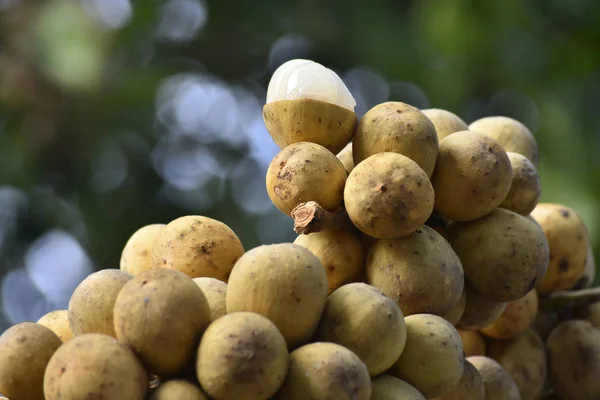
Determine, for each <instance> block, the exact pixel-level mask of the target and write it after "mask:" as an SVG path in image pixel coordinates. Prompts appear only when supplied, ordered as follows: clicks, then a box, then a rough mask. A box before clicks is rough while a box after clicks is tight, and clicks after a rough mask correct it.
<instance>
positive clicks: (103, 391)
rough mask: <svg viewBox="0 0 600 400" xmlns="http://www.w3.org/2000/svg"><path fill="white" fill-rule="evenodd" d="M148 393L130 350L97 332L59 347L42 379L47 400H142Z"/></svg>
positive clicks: (142, 371)
mask: <svg viewBox="0 0 600 400" xmlns="http://www.w3.org/2000/svg"><path fill="white" fill-rule="evenodd" d="M147 390H148V375H147V373H146V371H145V370H144V368H143V366H142V365H141V364H140V362H139V361H138V359H137V358H136V357H135V355H134V354H133V353H132V352H131V350H130V349H129V348H128V347H127V346H125V345H124V344H122V343H119V342H118V341H117V340H116V339H115V338H113V337H111V336H108V335H103V334H98V333H88V334H84V335H81V336H77V337H75V338H73V339H72V340H70V341H69V342H67V343H65V344H64V345H63V346H61V347H60V348H59V349H58V350H57V351H56V353H54V355H53V356H52V359H51V360H50V362H49V363H48V368H47V369H46V374H45V376H44V394H45V396H46V400H79V399H111V400H142V399H144V398H145V396H146V392H147Z"/></svg>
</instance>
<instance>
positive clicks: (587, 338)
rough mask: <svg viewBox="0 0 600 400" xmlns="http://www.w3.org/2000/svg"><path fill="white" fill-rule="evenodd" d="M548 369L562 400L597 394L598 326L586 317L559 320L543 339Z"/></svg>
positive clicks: (584, 399)
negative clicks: (585, 318)
mask: <svg viewBox="0 0 600 400" xmlns="http://www.w3.org/2000/svg"><path fill="white" fill-rule="evenodd" d="M546 351H547V355H548V368H549V369H548V373H549V377H550V384H551V385H552V388H553V389H554V392H555V393H556V394H558V395H559V396H560V398H561V399H564V400H589V399H597V398H600V379H598V376H599V375H600V330H598V329H596V328H594V326H593V325H592V324H590V323H589V322H587V321H581V320H571V321H565V322H562V323H560V324H559V325H558V326H557V327H556V328H555V329H554V331H552V333H551V334H550V336H549V337H548V340H547V341H546Z"/></svg>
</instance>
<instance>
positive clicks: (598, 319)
mask: <svg viewBox="0 0 600 400" xmlns="http://www.w3.org/2000/svg"><path fill="white" fill-rule="evenodd" d="M582 317H583V318H584V319H585V320H586V321H588V322H589V323H590V324H592V325H593V326H594V328H596V329H600V301H597V302H595V303H592V304H590V305H589V306H587V308H586V309H585V310H584V311H583V315H582Z"/></svg>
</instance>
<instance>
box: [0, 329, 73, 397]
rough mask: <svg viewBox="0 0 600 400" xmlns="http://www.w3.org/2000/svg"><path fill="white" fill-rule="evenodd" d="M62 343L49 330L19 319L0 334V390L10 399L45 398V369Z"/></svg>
mask: <svg viewBox="0 0 600 400" xmlns="http://www.w3.org/2000/svg"><path fill="white" fill-rule="evenodd" d="M61 345H62V342H61V340H60V339H59V338H58V336H56V334H54V332H52V331H51V330H50V329H48V328H46V327H45V326H42V325H40V324H36V323H33V322H22V323H20V324H16V325H13V326H11V327H10V328H8V329H7V330H5V331H4V333H3V334H2V335H1V336H0V392H1V393H3V394H5V395H6V396H10V398H11V399H15V400H18V399H27V400H38V399H39V400H44V392H43V382H44V371H45V370H46V366H47V365H48V362H49V361H50V358H51V357H52V355H53V354H54V352H55V351H56V350H57V349H58V348H59V347H60V346H61Z"/></svg>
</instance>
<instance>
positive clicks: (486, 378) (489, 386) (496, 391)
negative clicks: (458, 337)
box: [467, 356, 521, 400]
mask: <svg viewBox="0 0 600 400" xmlns="http://www.w3.org/2000/svg"><path fill="white" fill-rule="evenodd" d="M467 361H468V362H470V363H471V364H473V366H474V367H475V368H476V369H477V371H479V374H480V375H481V378H482V379H483V385H484V387H485V400H521V395H520V394H519V389H518V388H517V384H516V383H515V381H514V379H513V378H512V377H511V376H510V374H509V373H508V372H507V371H506V370H505V369H504V368H502V366H501V365H500V364H498V363H497V362H496V361H494V360H492V359H491V358H489V357H483V356H473V357H467Z"/></svg>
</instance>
